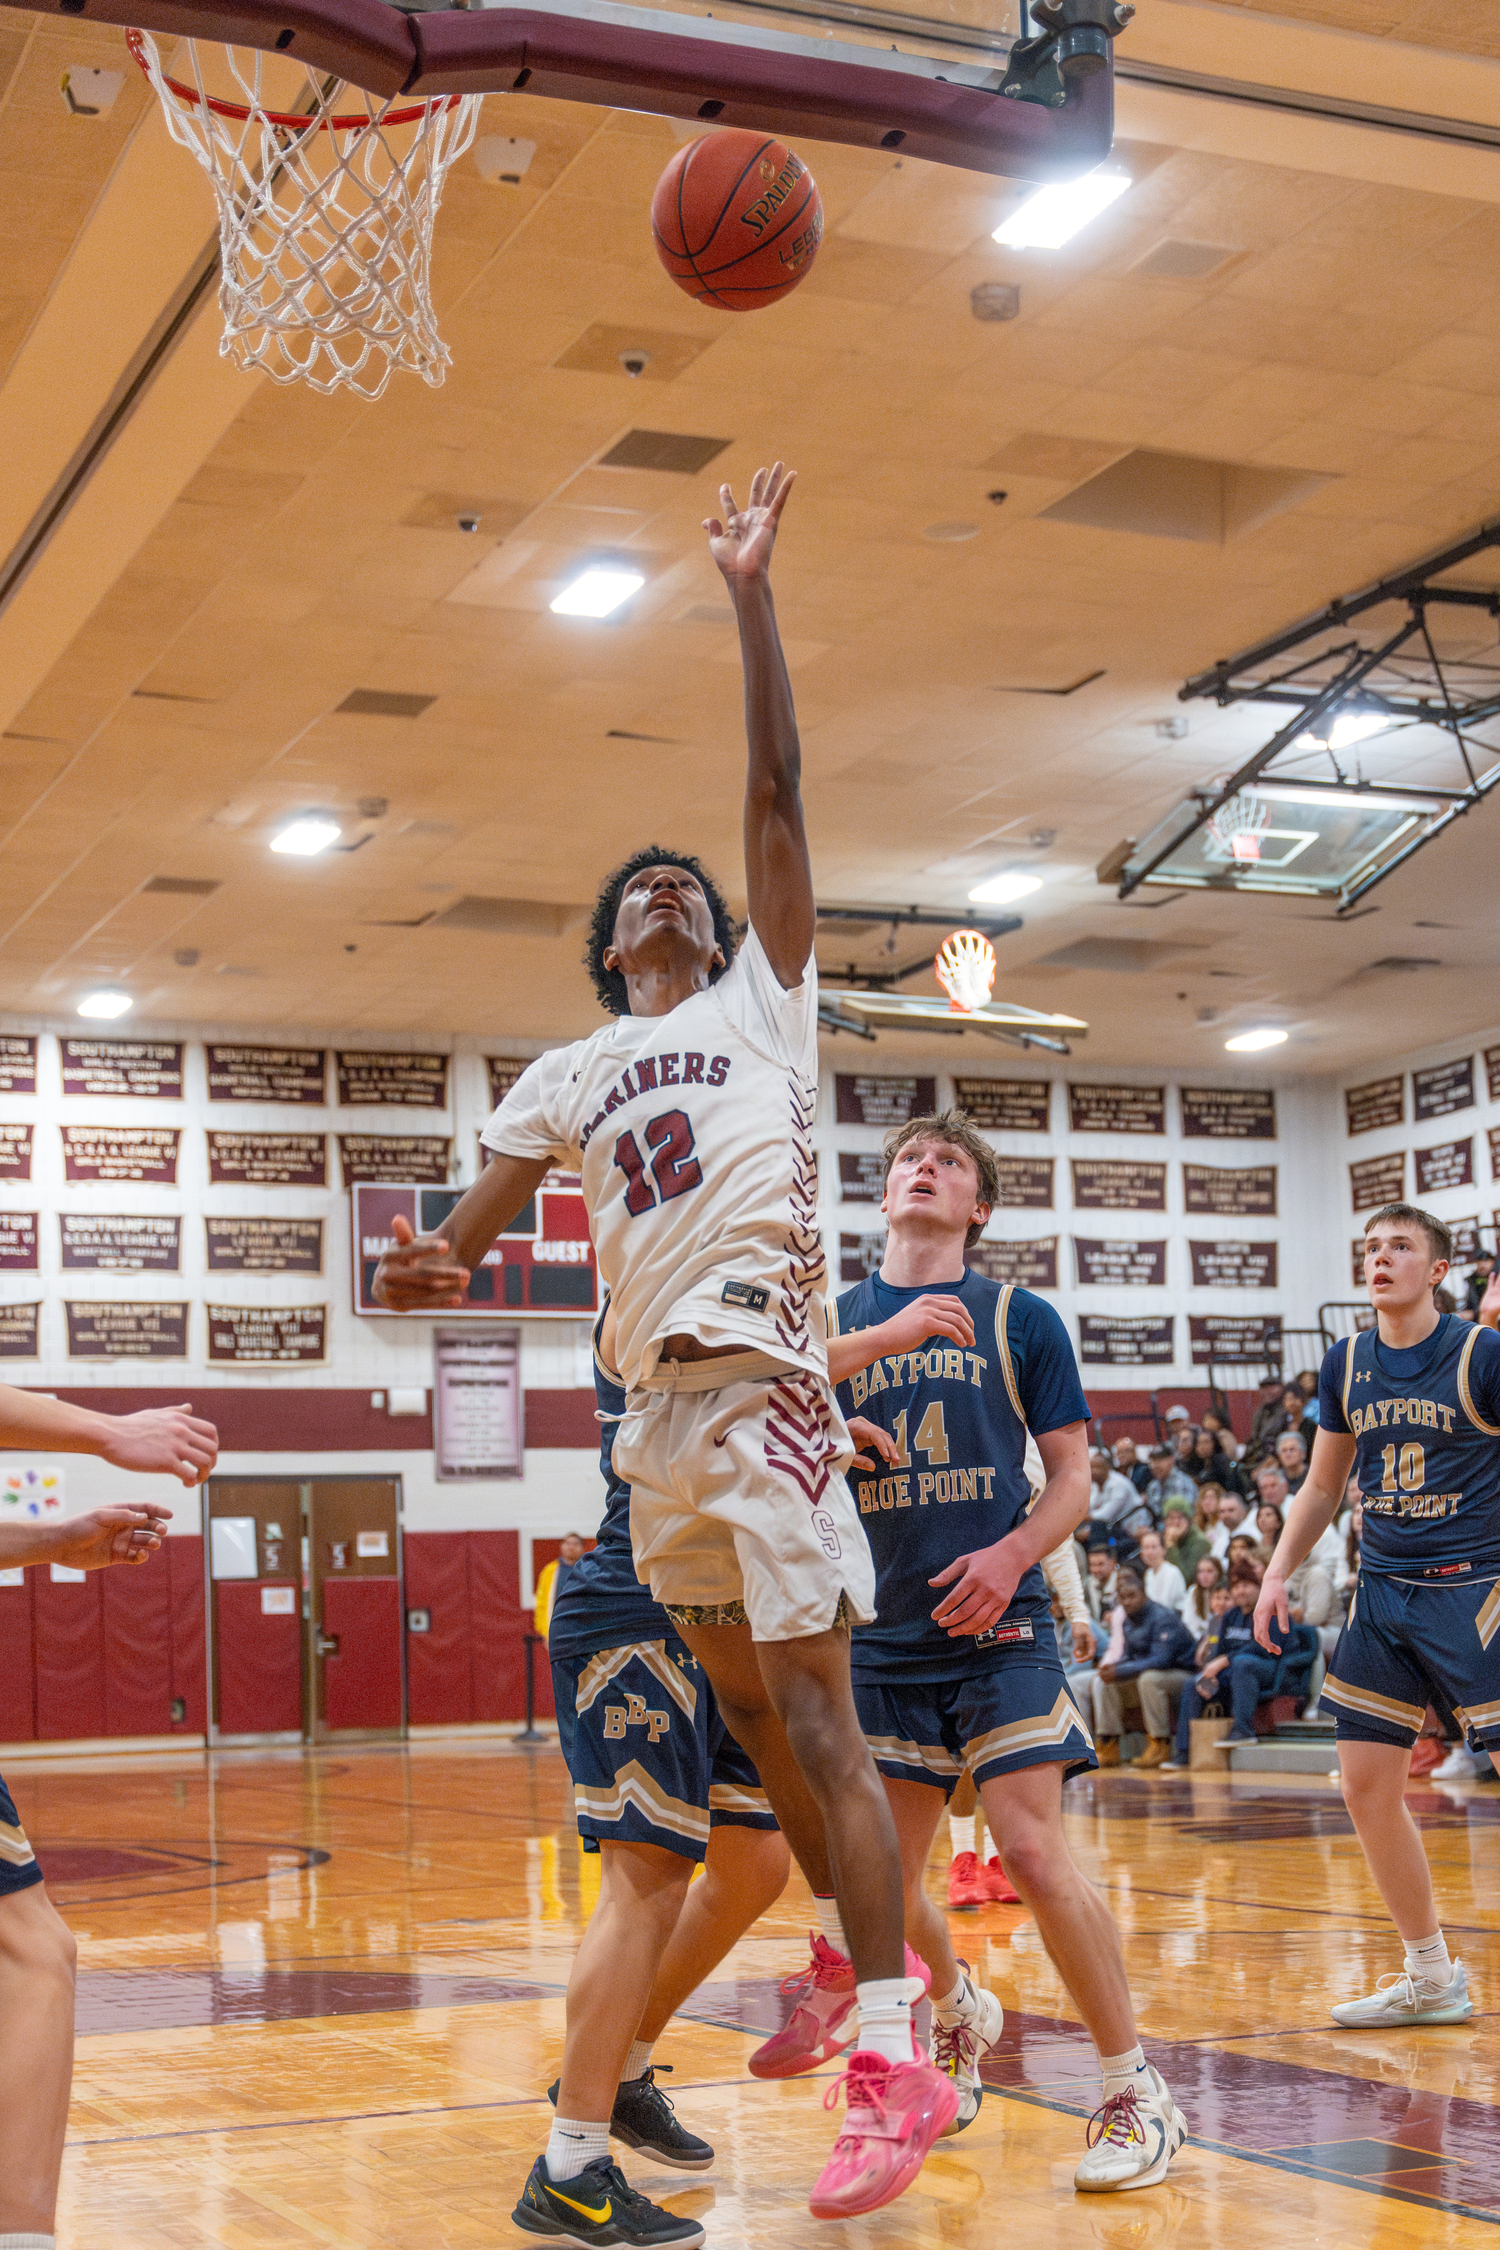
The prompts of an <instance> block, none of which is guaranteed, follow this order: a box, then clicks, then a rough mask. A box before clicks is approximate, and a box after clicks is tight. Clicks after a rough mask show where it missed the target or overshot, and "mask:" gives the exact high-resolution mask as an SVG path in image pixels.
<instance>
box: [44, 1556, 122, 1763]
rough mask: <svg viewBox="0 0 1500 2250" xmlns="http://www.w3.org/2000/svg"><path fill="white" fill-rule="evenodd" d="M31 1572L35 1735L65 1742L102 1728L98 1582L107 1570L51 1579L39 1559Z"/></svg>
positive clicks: (96, 1734) (100, 1730)
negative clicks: (65, 1580) (76, 1579)
mask: <svg viewBox="0 0 1500 2250" xmlns="http://www.w3.org/2000/svg"><path fill="white" fill-rule="evenodd" d="M31 1576H32V1600H33V1602H34V1604H35V1615H36V1738H37V1740H38V1741H39V1742H68V1741H78V1740H82V1739H87V1738H90V1737H94V1736H98V1735H102V1734H103V1733H104V1732H105V1731H106V1719H105V1704H104V1631H103V1622H102V1600H101V1587H102V1581H103V1579H104V1577H105V1576H106V1573H105V1572H104V1571H102V1570H94V1571H90V1573H89V1575H88V1576H87V1578H85V1579H84V1580H83V1582H82V1584H76V1583H74V1584H64V1585H60V1586H59V1585H56V1584H54V1582H53V1578H52V1573H51V1571H50V1569H49V1568H48V1567H47V1566H46V1565H45V1564H44V1565H43V1566H42V1568H41V1569H40V1570H35V1571H33V1572H32V1574H31Z"/></svg>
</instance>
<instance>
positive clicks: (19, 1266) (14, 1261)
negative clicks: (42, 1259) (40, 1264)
mask: <svg viewBox="0 0 1500 2250" xmlns="http://www.w3.org/2000/svg"><path fill="white" fill-rule="evenodd" d="M36 1219H37V1215H36V1213H35V1211H0V1273H35V1272H36V1270H37V1231H36Z"/></svg>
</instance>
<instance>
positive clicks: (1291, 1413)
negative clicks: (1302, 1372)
mask: <svg viewBox="0 0 1500 2250" xmlns="http://www.w3.org/2000/svg"><path fill="white" fill-rule="evenodd" d="M1281 1404H1282V1410H1283V1416H1284V1419H1283V1421H1282V1425H1281V1429H1280V1430H1278V1431H1277V1433H1276V1435H1277V1437H1278V1438H1280V1437H1281V1435H1282V1433H1283V1432H1284V1431H1287V1430H1295V1431H1296V1433H1297V1435H1298V1437H1299V1438H1301V1440H1302V1451H1303V1454H1304V1456H1306V1455H1307V1454H1309V1453H1311V1451H1312V1441H1313V1439H1314V1438H1315V1437H1316V1436H1317V1434H1318V1425H1317V1423H1316V1422H1314V1421H1312V1420H1310V1419H1309V1417H1308V1412H1307V1400H1306V1399H1305V1398H1304V1397H1303V1395H1302V1388H1301V1385H1300V1384H1298V1383H1288V1384H1287V1385H1286V1387H1285V1389H1284V1390H1283V1391H1282V1394H1281ZM1277 1450H1278V1452H1279V1451H1280V1448H1279V1446H1278V1448H1277Z"/></svg>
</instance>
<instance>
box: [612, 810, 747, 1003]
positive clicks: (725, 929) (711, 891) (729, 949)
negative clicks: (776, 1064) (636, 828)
mask: <svg viewBox="0 0 1500 2250" xmlns="http://www.w3.org/2000/svg"><path fill="white" fill-rule="evenodd" d="M644 867H680V868H681V869H682V871H683V873H684V874H685V875H691V876H692V877H693V879H694V881H695V882H698V883H701V884H702V886H703V895H704V897H705V898H706V899H707V900H708V907H709V912H710V913H711V914H712V916H713V918H714V941H715V943H716V944H717V946H718V947H719V950H720V952H721V953H722V954H723V956H724V964H723V967H722V968H720V967H718V966H715V967H714V968H712V969H710V970H709V972H708V981H709V983H710V984H717V983H718V981H719V979H720V977H721V976H722V975H723V974H724V970H725V969H727V968H728V966H729V964H730V962H731V961H732V960H733V959H734V956H735V949H736V947H737V946H738V944H739V931H738V929H737V928H736V926H735V921H734V917H733V916H732V915H731V913H730V911H729V908H728V907H727V906H726V905H725V903H724V894H723V892H722V891H721V890H720V889H719V886H718V884H717V883H716V882H715V881H714V879H713V877H712V875H710V874H709V873H708V872H707V871H706V869H705V868H704V867H703V865H702V864H701V862H700V861H698V860H696V859H695V858H694V857H693V855H692V853H691V852H674V851H668V850H667V849H666V848H665V846H664V845H661V844H648V845H647V846H646V848H645V850H644V851H640V852H633V853H632V854H631V856H630V858H629V859H627V860H626V861H625V863H624V865H623V866H620V867H617V868H616V869H615V871H614V873H613V875H611V876H610V877H609V879H608V881H607V882H606V883H605V886H604V888H603V890H602V891H601V892H600V893H599V899H598V904H597V905H596V906H595V908H594V912H593V918H592V920H591V921H590V923H589V936H588V943H587V945H586V946H585V947H584V949H583V964H584V967H585V968H586V969H587V970H588V973H589V975H590V976H591V977H592V978H593V980H594V990H595V991H596V992H597V993H598V995H599V998H600V1000H601V1002H602V1003H603V1005H604V1006H605V1007H606V1008H607V1009H608V1010H609V1013H610V1014H611V1015H612V1016H628V1015H629V1013H630V997H629V994H628V992H627V991H626V988H625V979H624V977H623V976H622V975H621V974H620V972H619V970H618V969H606V967H605V966H604V956H605V954H606V953H607V952H608V950H609V948H610V947H611V946H612V945H613V944H614V942H615V922H616V920H617V919H618V917H619V912H620V901H621V899H622V898H623V897H624V895H625V886H626V885H627V883H629V882H630V881H631V879H632V877H634V876H636V875H639V874H640V872H641V870H642V868H644Z"/></svg>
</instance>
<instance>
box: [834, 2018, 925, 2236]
mask: <svg viewBox="0 0 1500 2250" xmlns="http://www.w3.org/2000/svg"><path fill="white" fill-rule="evenodd" d="M841 2089H844V2090H846V2091H847V2096H848V2111H847V2114H846V2116H845V2119H844V2130H843V2131H842V2133H840V2135H839V2137H838V2139H837V2140H836V2141H835V2142H834V2144H833V2154H832V2155H831V2156H830V2157H829V2159H828V2162H827V2163H826V2164H825V2165H824V2167H823V2172H822V2176H821V2178H820V2179H819V2181H818V2184H817V2186H816V2187H815V2188H814V2189H813V2191H812V2194H811V2196H810V2197H809V2198H808V2207H809V2209H810V2210H811V2212H812V2215H813V2217H814V2218H815V2219H853V2218H857V2217H858V2216H859V2215H860V2213H861V2212H864V2211H878V2210H879V2209H880V2207H881V2205H882V2204H883V2203H894V2202H895V2200H896V2198H897V2196H898V2195H900V2194H902V2193H903V2192H904V2190H905V2189H907V2188H909V2187H910V2186H911V2183H912V2181H913V2180H914V2179H915V2178H916V2176H917V2174H918V2173H919V2172H920V2171H921V2169H922V2159H923V2158H924V2157H925V2156H926V2154H927V2151H928V2150H929V2149H930V2148H931V2146H932V2144H933V2142H934V2141H935V2140H936V2139H937V2138H938V2135H939V2134H940V2133H945V2132H946V2131H947V2130H948V2127H949V2126H950V2125H951V2124H952V2123H953V2120H954V2118H955V2117H956V2116H957V2115H958V2105H959V2091H958V2088H957V2086H955V2085H954V2083H953V2081H952V2079H951V2078H948V2077H945V2076H944V2074H943V2072H942V2071H940V2070H938V2069H936V2068H935V2067H934V2066H933V2064H931V2063H930V2062H928V2061H927V2060H926V2058H925V2057H924V2056H922V2055H914V2056H913V2057H912V2059H911V2061H910V2062H909V2063H891V2062H887V2061H886V2059H885V2057H884V2056H883V2055H870V2054H857V2055H851V2056H850V2057H849V2065H848V2068H847V2069H846V2070H845V2072H844V2075H843V2077H842V2078H839V2079H836V2080H835V2082H834V2084H833V2085H832V2086H831V2087H830V2088H829V2090H828V2094H827V2096H826V2099H825V2107H827V2108H829V2109H831V2108H832V2107H833V2104H834V2102H835V2101H836V2100H837V2099H838V2095H839V2092H840V2090H841Z"/></svg>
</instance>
